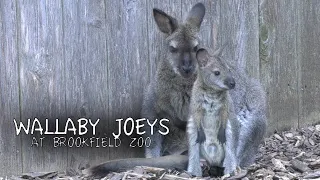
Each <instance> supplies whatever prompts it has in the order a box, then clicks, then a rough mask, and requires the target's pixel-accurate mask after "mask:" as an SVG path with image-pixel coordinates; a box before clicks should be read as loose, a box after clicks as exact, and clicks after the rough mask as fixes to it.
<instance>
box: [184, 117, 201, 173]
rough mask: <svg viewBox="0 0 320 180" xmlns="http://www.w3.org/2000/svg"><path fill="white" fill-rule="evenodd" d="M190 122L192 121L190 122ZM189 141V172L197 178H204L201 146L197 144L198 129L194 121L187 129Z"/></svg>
mask: <svg viewBox="0 0 320 180" xmlns="http://www.w3.org/2000/svg"><path fill="white" fill-rule="evenodd" d="M189 121H190V120H189ZM187 128H188V129H187V132H188V141H189V150H188V156H189V162H188V172H189V173H191V174H192V175H195V176H202V170H201V164H200V144H199V143H197V142H196V141H197V134H198V133H197V128H196V126H195V124H194V123H193V121H190V123H189V124H188V127H187Z"/></svg>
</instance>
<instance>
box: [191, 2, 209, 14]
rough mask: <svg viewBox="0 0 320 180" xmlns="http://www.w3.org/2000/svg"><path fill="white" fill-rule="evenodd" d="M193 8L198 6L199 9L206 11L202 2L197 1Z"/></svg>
mask: <svg viewBox="0 0 320 180" xmlns="http://www.w3.org/2000/svg"><path fill="white" fill-rule="evenodd" d="M193 7H194V8H199V9H201V10H202V11H204V12H205V11H206V7H205V6H204V4H203V3H201V2H200V3H197V4H195V5H194V6H193Z"/></svg>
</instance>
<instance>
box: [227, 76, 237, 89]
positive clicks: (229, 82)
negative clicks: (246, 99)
mask: <svg viewBox="0 0 320 180" xmlns="http://www.w3.org/2000/svg"><path fill="white" fill-rule="evenodd" d="M225 85H227V86H228V88H230V89H233V88H234V87H235V86H236V82H235V81H234V79H233V78H232V77H228V78H227V79H226V80H225Z"/></svg>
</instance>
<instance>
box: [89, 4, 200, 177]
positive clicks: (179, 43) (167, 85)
mask: <svg viewBox="0 0 320 180" xmlns="http://www.w3.org/2000/svg"><path fill="white" fill-rule="evenodd" d="M204 15H205V7H204V5H203V4H202V3H198V4H196V5H194V6H193V7H192V9H191V10H190V12H189V13H188V16H187V18H186V20H185V21H184V22H183V23H178V21H177V20H176V19H175V18H173V17H171V16H170V15H168V14H166V13H165V12H163V11H161V10H159V9H153V16H154V19H155V22H156V24H157V26H158V28H159V30H160V31H161V32H163V33H164V34H165V35H166V46H165V48H164V49H165V54H166V55H165V58H164V59H161V60H160V62H159V65H158V68H157V72H156V75H155V78H154V79H153V80H152V81H151V82H150V84H149V85H148V87H147V88H146V91H145V92H144V98H143V105H142V111H141V116H142V117H144V118H147V119H148V120H149V123H151V124H153V123H155V124H156V125H155V127H154V128H153V132H154V133H155V134H153V135H151V134H150V126H149V124H147V123H146V124H145V126H144V130H145V132H146V133H145V137H150V139H151V145H150V146H149V147H147V148H146V149H145V156H146V157H148V158H153V159H145V158H132V159H122V160H113V161H108V162H106V163H103V164H101V165H98V166H95V167H92V168H90V169H86V170H85V171H84V173H85V174H87V175H88V176H94V177H103V176H104V175H106V174H107V173H109V172H110V171H118V170H125V169H129V168H133V167H134V166H138V165H146V166H155V167H163V168H179V169H186V168H187V164H188V157H187V156H183V155H178V154H181V153H182V152H184V151H186V150H188V143H187V138H186V132H185V129H186V124H187V118H188V112H189V103H190V95H191V89H192V86H193V83H194V81H195V79H196V67H197V63H196V52H197V50H198V45H199V38H198V32H199V30H200V26H201V23H202V20H203V17H204ZM159 53H160V52H159ZM162 118H166V119H169V120H170V121H169V125H168V127H169V129H170V133H169V134H168V135H166V136H165V137H163V136H162V135H160V134H159V133H158V131H157V129H158V128H160V127H158V126H157V124H158V123H156V122H154V121H155V120H156V119H158V120H160V119H162ZM145 122H146V121H145ZM164 154H174V155H170V156H161V155H164ZM160 156H161V157H160Z"/></svg>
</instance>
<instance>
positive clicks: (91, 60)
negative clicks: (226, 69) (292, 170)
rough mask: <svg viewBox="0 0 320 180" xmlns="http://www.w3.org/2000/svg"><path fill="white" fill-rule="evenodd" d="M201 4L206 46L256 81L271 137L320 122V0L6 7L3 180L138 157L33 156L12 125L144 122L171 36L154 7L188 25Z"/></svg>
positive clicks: (94, 152)
mask: <svg viewBox="0 0 320 180" xmlns="http://www.w3.org/2000/svg"><path fill="white" fill-rule="evenodd" d="M198 1H203V2H204V3H205V6H206V9H207V11H206V15H205V19H204V22H203V24H202V27H201V33H200V34H201V39H202V44H203V45H207V46H209V47H211V48H213V47H219V46H220V45H221V44H224V43H225V42H229V43H228V46H227V48H226V50H225V51H224V53H223V57H224V58H225V59H227V60H230V61H231V62H232V63H235V64H237V65H238V66H243V67H246V68H247V70H248V73H249V74H250V75H251V76H253V77H256V78H259V79H260V80H261V82H262V84H263V85H264V88H265V90H266V91H267V94H268V109H269V113H268V118H269V129H268V132H269V133H270V132H273V131H274V130H283V129H288V128H291V127H292V128H296V127H302V126H305V125H307V124H313V123H317V122H319V121H320V118H319V117H320V88H319V86H320V71H319V69H320V60H319V57H320V38H319V37H320V1H318V0H245V1H240V0H205V1H204V0H187V1H184V0H156V1H153V0H152V1H149V0H120V1H117V0H90V1H89V0H86V1H76V0H60V1H56V0H47V1H45V0H32V1H31V0H13V1H9V0H2V1H0V102H1V103H0V177H1V175H5V174H7V175H9V174H18V173H21V172H29V171H49V170H65V169H66V168H67V167H73V168H79V167H80V168H81V167H86V166H87V164H93V163H98V162H102V161H104V160H107V159H115V158H125V157H135V156H141V155H142V153H141V150H142V149H135V150H134V149H132V148H53V147H52V146H46V147H43V148H40V147H39V148H37V147H31V145H30V144H31V143H30V142H31V141H30V136H26V135H19V136H16V134H15V133H16V132H15V128H14V125H13V119H16V120H19V121H22V122H26V121H27V119H28V118H34V117H37V118H39V119H44V118H49V119H55V118H61V119H64V120H65V119H66V118H67V117H71V118H79V117H87V118H92V119H97V118H100V119H101V121H102V122H101V123H100V125H104V127H105V132H109V131H113V130H114V128H115V123H114V120H115V119H116V118H125V117H139V112H140V107H141V97H142V92H143V90H144V88H145V87H146V84H147V83H148V82H149V81H150V80H152V77H153V76H154V74H155V70H156V67H157V61H159V60H160V56H159V52H160V51H161V50H162V47H163V45H164V36H163V35H162V34H161V33H160V31H159V30H158V29H157V28H156V26H155V22H154V20H153V17H152V8H154V7H157V8H160V9H163V10H164V11H166V12H168V13H169V14H171V15H172V16H174V17H176V18H178V19H183V18H185V17H186V15H187V12H188V11H189V10H190V8H191V7H192V5H194V4H195V3H197V2H198Z"/></svg>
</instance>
